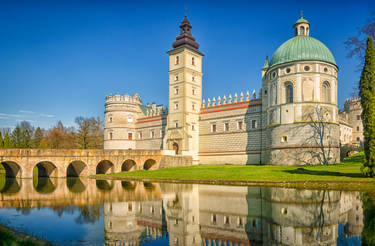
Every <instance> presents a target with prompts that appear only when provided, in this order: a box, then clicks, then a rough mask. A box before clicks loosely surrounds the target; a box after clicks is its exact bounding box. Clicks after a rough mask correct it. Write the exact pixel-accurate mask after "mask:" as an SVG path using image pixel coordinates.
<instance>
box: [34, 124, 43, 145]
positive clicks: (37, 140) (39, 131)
mask: <svg viewBox="0 0 375 246" xmlns="http://www.w3.org/2000/svg"><path fill="white" fill-rule="evenodd" d="M43 137H44V134H43V130H42V129H40V127H38V128H37V129H36V130H35V132H34V136H33V148H39V145H40V142H41V141H42V139H43Z"/></svg>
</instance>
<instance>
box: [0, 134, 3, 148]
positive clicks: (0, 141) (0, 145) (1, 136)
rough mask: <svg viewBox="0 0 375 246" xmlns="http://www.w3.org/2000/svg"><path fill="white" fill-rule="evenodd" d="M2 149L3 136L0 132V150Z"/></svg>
mask: <svg viewBox="0 0 375 246" xmlns="http://www.w3.org/2000/svg"><path fill="white" fill-rule="evenodd" d="M2 148H4V140H3V135H2V134H1V132H0V149H2Z"/></svg>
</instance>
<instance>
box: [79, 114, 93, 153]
mask: <svg viewBox="0 0 375 246" xmlns="http://www.w3.org/2000/svg"><path fill="white" fill-rule="evenodd" d="M75 122H76V124H77V125H78V131H77V139H78V145H79V146H80V147H81V149H87V147H88V145H89V141H90V139H89V138H90V128H91V122H90V119H85V118H83V117H82V116H80V117H77V118H76V119H75Z"/></svg>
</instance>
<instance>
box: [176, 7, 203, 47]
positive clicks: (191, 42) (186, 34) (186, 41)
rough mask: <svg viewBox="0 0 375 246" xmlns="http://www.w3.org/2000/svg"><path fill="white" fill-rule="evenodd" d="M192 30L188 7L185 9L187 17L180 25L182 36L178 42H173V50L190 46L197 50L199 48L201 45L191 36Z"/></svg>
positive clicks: (177, 38)
mask: <svg viewBox="0 0 375 246" xmlns="http://www.w3.org/2000/svg"><path fill="white" fill-rule="evenodd" d="M191 28H192V26H191V25H190V22H189V20H188V18H187V16H186V7H185V17H184V19H183V20H182V22H181V25H180V35H178V36H177V37H176V41H175V42H173V44H172V46H173V48H178V47H181V46H188V47H190V48H193V49H195V50H197V49H198V48H199V44H198V43H197V42H195V38H194V37H193V36H192V35H191Z"/></svg>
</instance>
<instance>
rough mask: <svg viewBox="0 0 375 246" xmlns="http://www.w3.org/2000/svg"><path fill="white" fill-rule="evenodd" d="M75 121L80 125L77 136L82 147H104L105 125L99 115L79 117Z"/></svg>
mask: <svg viewBox="0 0 375 246" xmlns="http://www.w3.org/2000/svg"><path fill="white" fill-rule="evenodd" d="M75 122H76V124H77V125H78V131H77V134H76V136H77V143H78V145H79V147H80V148H82V149H90V148H95V149H97V148H103V127H102V122H101V120H100V118H99V117H98V118H96V119H95V118H94V117H91V118H83V117H77V118H76V119H75Z"/></svg>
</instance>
